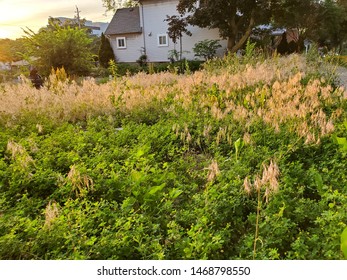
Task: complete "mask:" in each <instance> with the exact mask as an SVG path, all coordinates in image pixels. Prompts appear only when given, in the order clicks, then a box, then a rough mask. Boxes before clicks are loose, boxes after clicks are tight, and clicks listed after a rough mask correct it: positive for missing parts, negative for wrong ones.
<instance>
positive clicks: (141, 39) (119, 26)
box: [105, 0, 227, 62]
mask: <svg viewBox="0 0 347 280" xmlns="http://www.w3.org/2000/svg"><path fill="white" fill-rule="evenodd" d="M178 2H179V1H178V0H141V1H139V6H137V7H134V8H124V9H118V10H117V11H116V13H115V15H114V17H113V19H112V20H111V22H110V24H109V26H108V28H107V29H106V32H105V35H106V36H107V37H108V38H109V39H110V42H111V46H112V49H113V52H114V54H115V56H116V58H117V61H119V62H135V61H136V60H138V59H139V57H140V56H141V55H142V54H146V55H147V60H148V61H150V62H165V61H168V60H169V58H168V57H169V53H170V51H172V50H174V49H175V50H177V51H179V49H180V48H179V45H180V43H179V40H178V42H177V43H176V45H175V44H174V43H173V42H172V40H171V39H170V38H169V37H168V34H167V31H168V24H167V22H166V21H165V19H166V16H167V15H169V16H172V15H178V12H177V10H176V6H177V4H178ZM197 2H198V1H197ZM187 29H188V30H189V31H190V32H191V33H192V36H187V35H183V37H182V46H183V57H185V58H187V59H189V60H193V59H195V58H196V57H195V56H194V52H193V50H192V49H193V47H194V45H195V44H196V43H198V42H199V41H202V40H204V39H210V40H211V39H213V40H214V39H216V40H220V36H219V32H218V30H217V29H205V28H204V29H202V28H199V27H196V26H188V28H187ZM219 43H220V44H221V45H222V47H221V48H220V49H218V51H217V55H218V56H222V55H223V54H224V53H225V51H226V48H227V41H226V40H220V42H219Z"/></svg>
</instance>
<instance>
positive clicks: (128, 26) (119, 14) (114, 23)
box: [105, 7, 142, 35]
mask: <svg viewBox="0 0 347 280" xmlns="http://www.w3.org/2000/svg"><path fill="white" fill-rule="evenodd" d="M141 32H142V28H141V26H140V12H139V7H134V8H124V9H118V10H117V11H116V13H115V15H114V16H113V18H112V20H111V22H110V24H109V25H108V27H107V29H106V31H105V35H118V34H126V33H141Z"/></svg>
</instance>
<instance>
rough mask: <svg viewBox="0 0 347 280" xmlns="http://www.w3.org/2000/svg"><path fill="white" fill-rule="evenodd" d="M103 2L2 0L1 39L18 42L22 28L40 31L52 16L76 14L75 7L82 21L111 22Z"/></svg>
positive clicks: (0, 14)
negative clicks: (16, 40)
mask: <svg viewBox="0 0 347 280" xmlns="http://www.w3.org/2000/svg"><path fill="white" fill-rule="evenodd" d="M102 3H103V2H102V0H0V39H4V38H9V39H16V38H20V37H22V36H23V35H24V32H23V30H22V28H24V29H25V28H26V27H29V28H30V29H32V30H33V31H35V32H37V31H38V30H39V29H40V28H41V27H44V26H46V25H47V23H48V18H49V17H50V16H51V17H69V18H73V17H74V16H75V15H76V13H75V12H76V6H77V7H78V9H79V10H80V17H81V18H82V19H83V18H85V19H87V20H91V21H97V22H110V21H111V18H112V12H107V15H105V11H106V9H105V8H104V7H103V4H102Z"/></svg>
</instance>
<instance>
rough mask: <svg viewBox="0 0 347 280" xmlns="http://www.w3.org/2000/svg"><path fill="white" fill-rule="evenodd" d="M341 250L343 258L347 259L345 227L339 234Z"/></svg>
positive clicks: (346, 231) (346, 229) (346, 233)
mask: <svg viewBox="0 0 347 280" xmlns="http://www.w3.org/2000/svg"><path fill="white" fill-rule="evenodd" d="M341 251H342V252H343V255H344V257H345V259H346V260H347V227H346V228H345V229H344V231H343V232H342V234H341Z"/></svg>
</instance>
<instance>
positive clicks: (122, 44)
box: [117, 37, 127, 49]
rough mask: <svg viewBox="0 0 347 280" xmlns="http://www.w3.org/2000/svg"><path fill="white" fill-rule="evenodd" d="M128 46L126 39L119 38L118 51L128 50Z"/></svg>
mask: <svg viewBox="0 0 347 280" xmlns="http://www.w3.org/2000/svg"><path fill="white" fill-rule="evenodd" d="M126 48H127V44H126V40H125V37H117V49H126Z"/></svg>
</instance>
